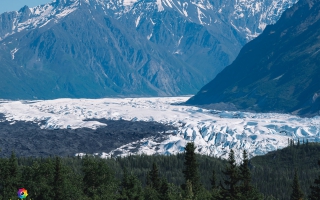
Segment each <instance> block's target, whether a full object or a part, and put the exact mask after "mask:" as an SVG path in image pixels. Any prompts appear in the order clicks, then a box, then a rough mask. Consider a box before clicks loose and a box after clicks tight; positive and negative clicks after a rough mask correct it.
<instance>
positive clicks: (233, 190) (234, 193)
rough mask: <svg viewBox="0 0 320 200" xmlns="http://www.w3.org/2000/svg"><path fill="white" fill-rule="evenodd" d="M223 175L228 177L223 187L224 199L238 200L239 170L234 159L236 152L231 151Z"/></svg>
mask: <svg viewBox="0 0 320 200" xmlns="http://www.w3.org/2000/svg"><path fill="white" fill-rule="evenodd" d="M222 173H223V174H224V175H225V176H226V179H225V180H224V185H225V186H223V185H221V186H222V191H221V195H222V199H230V200H237V199H238V198H239V186H238V183H239V180H240V174H239V168H238V166H237V164H236V160H235V157H234V151H233V150H232V149H231V150H230V153H229V158H228V164H227V166H226V168H225V170H224V171H222Z"/></svg>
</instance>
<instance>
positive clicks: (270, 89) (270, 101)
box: [187, 0, 320, 116]
mask: <svg viewBox="0 0 320 200" xmlns="http://www.w3.org/2000/svg"><path fill="white" fill-rule="evenodd" d="M319 9H320V3H319V2H318V1H315V0H301V1H300V2H299V3H297V4H296V5H295V6H293V7H292V8H290V9H289V10H287V11H286V12H285V13H284V14H283V15H282V17H281V19H280V20H279V21H278V22H277V23H276V24H275V25H270V26H267V28H266V29H265V31H264V32H263V33H262V34H261V35H260V36H259V37H257V38H256V39H254V40H253V41H251V42H249V43H248V44H247V45H245V46H244V48H243V49H242V50H241V52H240V54H239V56H238V57H237V59H236V60H235V61H234V62H233V63H232V64H231V65H229V66H228V67H226V68H225V69H224V70H223V71H222V72H221V73H220V74H219V75H217V77H216V78H215V79H214V80H213V81H211V82H210V83H209V84H207V85H206V86H204V87H203V88H202V89H201V90H200V92H199V93H198V94H197V95H195V96H194V97H192V98H191V99H190V100H188V102H187V103H188V104H198V105H207V106H209V107H215V105H219V103H220V104H221V102H223V103H228V104H232V105H234V107H235V108H237V109H244V110H248V109H249V110H255V111H262V112H289V113H294V114H299V115H305V116H313V115H317V114H319V110H320V98H319V96H320V84H319V80H320V40H319V34H320V20H319V19H320V14H319Z"/></svg>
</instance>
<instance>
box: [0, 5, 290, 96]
mask: <svg viewBox="0 0 320 200" xmlns="http://www.w3.org/2000/svg"><path fill="white" fill-rule="evenodd" d="M295 2H296V0H286V1H284V0H283V1H279V0H269V1H262V0H254V1H253V0H250V1H226V2H225V1H223V2H222V1H218V0H215V1H207V0H205V1H193V0H191V1H177V0H175V1H170V0H168V1H167V0H166V1H162V0H158V1H134V0H133V1H122V0H119V1H105V0H56V1H54V2H52V3H50V4H46V5H42V6H38V7H35V8H28V7H26V6H25V7H23V8H22V9H20V10H19V11H18V12H9V13H8V12H7V13H3V14H2V15H0V25H1V26H0V62H1V65H0V69H1V71H2V73H1V74H0V80H1V86H0V98H9V99H21V98H23V99H32V98H40V99H49V98H59V97H90V98H97V97H105V96H121V95H122V96H167V95H169V96H170V95H183V94H192V93H195V92H196V91H198V90H199V89H200V88H201V86H203V85H204V84H206V83H208V82H209V81H210V80H212V78H214V77H215V76H216V74H217V73H218V72H220V71H221V70H222V69H223V68H224V67H225V66H227V65H228V64H230V63H231V62H232V61H233V60H234V58H235V57H236V55H237V54H238V52H239V50H240V48H241V47H242V46H243V45H244V44H245V43H246V42H248V41H250V40H251V39H252V38H254V37H256V36H257V35H258V34H260V33H261V32H262V31H263V29H264V28H265V26H266V24H272V23H275V22H276V20H277V19H278V18H279V17H280V15H281V13H282V12H283V11H284V10H285V9H286V8H288V7H290V6H291V5H292V4H293V3H295Z"/></svg>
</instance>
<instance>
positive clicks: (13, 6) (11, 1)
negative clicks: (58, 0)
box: [0, 0, 53, 13]
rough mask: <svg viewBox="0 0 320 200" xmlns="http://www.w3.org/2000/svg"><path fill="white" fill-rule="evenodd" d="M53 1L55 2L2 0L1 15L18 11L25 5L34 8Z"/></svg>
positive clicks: (0, 2) (0, 0) (45, 0)
mask: <svg viewBox="0 0 320 200" xmlns="http://www.w3.org/2000/svg"><path fill="white" fill-rule="evenodd" d="M51 1H53V0H0V13H4V12H7V11H14V10H16V11H18V10H19V9H20V8H22V7H23V6H25V5H27V6H29V7H34V6H37V5H41V4H45V3H49V2H51Z"/></svg>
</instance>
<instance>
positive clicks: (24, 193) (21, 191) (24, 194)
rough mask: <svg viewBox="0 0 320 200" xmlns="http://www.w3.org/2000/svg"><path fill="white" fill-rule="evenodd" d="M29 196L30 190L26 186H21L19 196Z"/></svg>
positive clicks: (21, 197) (23, 197) (22, 197)
mask: <svg viewBox="0 0 320 200" xmlns="http://www.w3.org/2000/svg"><path fill="white" fill-rule="evenodd" d="M27 196H28V191H27V190H26V189H24V188H20V189H19V191H18V197H19V198H20V199H25V198H27Z"/></svg>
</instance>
